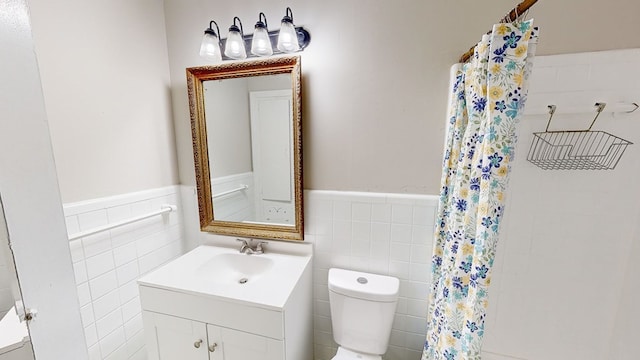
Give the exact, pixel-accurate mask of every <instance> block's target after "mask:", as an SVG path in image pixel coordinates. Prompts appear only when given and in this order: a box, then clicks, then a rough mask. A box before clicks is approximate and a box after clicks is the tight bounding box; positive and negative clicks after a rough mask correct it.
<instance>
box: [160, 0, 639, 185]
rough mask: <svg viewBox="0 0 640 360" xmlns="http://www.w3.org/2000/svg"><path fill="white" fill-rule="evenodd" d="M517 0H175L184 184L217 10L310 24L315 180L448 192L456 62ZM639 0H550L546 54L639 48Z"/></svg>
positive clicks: (310, 137)
mask: <svg viewBox="0 0 640 360" xmlns="http://www.w3.org/2000/svg"><path fill="white" fill-rule="evenodd" d="M515 3H516V2H515V1H512V0H494V1H490V2H479V1H473V0H460V1H439V2H433V1H431V2H428V1H409V0H403V1H393V2H391V1H383V0H373V1H371V0H368V1H364V0H354V1H349V2H348V3H345V2H344V1H338V0H328V1H302V0H293V1H289V2H286V3H283V2H281V1H278V0H260V1H259V0H249V1H242V2H232V1H230V2H206V1H204V2H203V1H198V0H166V1H165V14H166V20H167V39H168V50H169V59H170V64H171V82H172V95H173V111H174V120H175V130H176V143H177V148H178V159H179V168H180V169H179V173H180V182H181V184H184V185H189V186H190V185H194V184H195V177H194V171H193V165H192V164H193V160H192V149H191V129H190V127H189V107H188V101H187V91H186V80H185V75H184V69H185V68H186V67H189V66H196V65H202V64H205V63H206V61H204V60H203V59H201V58H200V57H199V56H198V49H199V46H200V45H199V44H200V40H201V36H202V32H203V30H204V29H205V27H206V26H207V25H208V23H209V21H210V20H211V19H213V20H216V21H217V22H218V24H219V25H220V28H221V31H222V34H223V35H222V36H223V37H226V33H227V31H226V29H227V27H228V26H229V25H230V24H231V22H232V19H233V17H234V16H239V17H240V18H241V19H242V20H243V21H244V25H245V29H246V31H247V33H249V32H251V31H252V30H251V29H252V27H253V24H254V23H255V21H256V20H257V15H258V13H259V12H260V11H263V12H265V14H266V16H267V18H268V20H269V25H270V27H271V28H272V29H276V28H277V27H278V26H279V25H278V23H279V21H280V19H281V18H282V16H283V15H284V10H285V7H286V6H291V8H292V9H293V12H294V19H295V22H296V24H298V25H304V26H305V27H306V28H308V29H309V31H310V32H311V38H312V39H311V44H310V45H309V47H308V48H307V49H305V51H304V52H303V53H302V74H303V129H304V142H303V143H304V161H305V163H304V170H305V184H304V186H305V188H306V189H316V190H323V189H324V190H354V191H371V192H393V193H402V192H407V193H421V194H433V193H436V192H438V189H439V181H440V162H441V154H442V139H443V134H444V124H445V122H444V120H443V119H444V117H445V112H446V99H447V86H448V74H449V71H448V69H449V67H450V66H451V64H453V63H454V62H455V61H456V60H457V58H458V56H459V55H460V54H461V53H462V52H464V51H465V50H466V49H468V48H469V47H470V46H471V45H473V44H474V43H475V42H477V41H478V40H479V39H480V36H481V34H483V33H485V32H486V31H488V30H489V29H490V28H491V25H492V24H493V23H494V22H496V21H497V20H498V19H499V18H500V17H502V16H503V14H504V13H505V12H506V10H507V9H510V8H512V7H513V5H514V4H515ZM638 12H640V3H639V2H637V1H633V0H611V1H607V2H602V1H600V0H586V1H540V2H539V3H538V4H537V5H536V6H535V9H534V10H532V11H531V16H532V17H535V19H536V24H537V25H540V26H541V29H542V30H541V41H540V44H539V46H538V54H552V53H570V52H577V51H592V50H603V49H612V48H620V47H640V38H639V37H637V36H635V33H637V31H636V30H637V25H636V21H635V18H634V17H633V16H634V15H633V14H635V13H638Z"/></svg>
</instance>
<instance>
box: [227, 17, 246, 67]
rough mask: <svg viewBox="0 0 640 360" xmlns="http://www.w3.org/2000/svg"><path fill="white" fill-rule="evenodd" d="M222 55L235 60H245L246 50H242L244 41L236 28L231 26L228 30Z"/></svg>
mask: <svg viewBox="0 0 640 360" xmlns="http://www.w3.org/2000/svg"><path fill="white" fill-rule="evenodd" d="M224 54H225V55H226V56H227V57H230V58H232V59H236V60H242V59H246V58H247V50H246V49H245V48H244V39H243V38H242V35H241V34H240V29H238V27H237V26H235V25H231V27H230V28H229V36H227V43H226V45H225V47H224Z"/></svg>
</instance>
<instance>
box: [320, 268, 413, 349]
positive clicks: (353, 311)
mask: <svg viewBox="0 0 640 360" xmlns="http://www.w3.org/2000/svg"><path fill="white" fill-rule="evenodd" d="M328 283H329V301H330V305H331V323H332V325H333V339H334V340H335V341H336V343H338V345H340V346H342V347H344V348H347V349H350V350H353V351H357V352H362V353H367V354H375V355H382V354H384V353H385V352H386V351H387V346H388V345H389V335H390V334H391V324H392V323H393V316H394V314H395V311H396V303H397V302H398V289H399V286H400V281H399V280H398V279H397V278H394V277H390V276H383V275H375V274H368V273H363V272H358V271H350V270H343V269H330V270H329V279H328Z"/></svg>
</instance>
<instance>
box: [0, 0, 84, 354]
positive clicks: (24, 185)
mask: <svg viewBox="0 0 640 360" xmlns="http://www.w3.org/2000/svg"><path fill="white" fill-rule="evenodd" d="M0 47H2V49H3V51H2V52H0V63H1V64H2V66H1V67H0V83H1V84H2V87H1V88H0V99H2V101H1V102H0V118H1V119H2V121H0V169H1V171H0V195H1V196H2V202H3V205H4V212H5V216H6V221H7V227H8V230H9V238H10V239H11V243H12V249H13V252H14V255H15V263H16V267H17V272H18V275H19V278H20V282H21V287H22V294H23V296H24V299H23V300H24V304H25V306H26V307H28V308H35V309H37V310H38V315H37V318H36V320H35V321H33V322H32V323H31V324H30V332H31V339H32V340H33V344H34V352H35V355H36V357H37V358H38V360H47V359H51V360H59V359H78V360H83V359H87V350H86V348H85V346H84V333H83V331H82V325H81V322H80V312H79V307H78V299H77V297H76V294H75V291H74V289H75V285H74V280H73V269H72V267H71V255H70V253H69V247H68V245H67V238H66V231H65V225H64V217H63V214H62V203H61V201H60V192H59V188H58V181H57V178H56V169H55V164H54V161H53V153H52V150H51V142H50V138H49V129H48V126H47V116H46V114H45V107H44V99H43V95H42V88H41V85H40V76H39V73H38V66H37V63H36V57H35V53H34V44H33V40H32V37H31V25H30V22H29V14H28V11H27V5H26V3H25V1H24V0H3V1H2V2H0ZM63 326H64V327H63ZM62 327H63V328H62ZM61 329H63V330H62V331H61Z"/></svg>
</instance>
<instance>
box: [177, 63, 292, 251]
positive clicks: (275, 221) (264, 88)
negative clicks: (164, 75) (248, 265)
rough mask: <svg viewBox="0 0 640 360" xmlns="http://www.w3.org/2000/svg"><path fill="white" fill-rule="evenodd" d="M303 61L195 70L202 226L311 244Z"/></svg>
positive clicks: (192, 95)
mask: <svg viewBox="0 0 640 360" xmlns="http://www.w3.org/2000/svg"><path fill="white" fill-rule="evenodd" d="M300 78H301V71H300V58H299V57H276V58H270V59H263V60H255V61H243V62H230V63H223V64H220V65H213V66H200V67H191V68H187V87H188V91H189V109H190V112H191V133H192V138H193V155H194V161H195V170H196V186H197V193H198V208H199V213H200V229H201V230H202V231H207V232H213V233H217V234H222V235H231V236H240V237H248V238H264V239H274V240H303V234H304V229H303V204H302V198H303V197H302V128H301V121H302V115H301V109H300V105H301V84H300Z"/></svg>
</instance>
